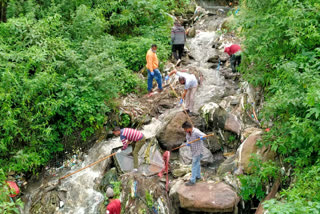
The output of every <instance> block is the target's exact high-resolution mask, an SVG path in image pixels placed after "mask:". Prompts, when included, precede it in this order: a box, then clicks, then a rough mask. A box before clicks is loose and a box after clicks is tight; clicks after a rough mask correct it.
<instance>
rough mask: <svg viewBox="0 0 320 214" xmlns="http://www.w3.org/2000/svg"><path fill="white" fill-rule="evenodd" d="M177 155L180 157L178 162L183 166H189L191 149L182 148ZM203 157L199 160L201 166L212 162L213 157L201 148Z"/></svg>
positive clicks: (204, 148) (205, 149)
mask: <svg viewBox="0 0 320 214" xmlns="http://www.w3.org/2000/svg"><path fill="white" fill-rule="evenodd" d="M179 155H180V161H181V162H182V163H183V164H191V162H192V155H191V149H190V147H189V146H184V147H182V148H180V149H179ZM202 155H203V157H202V159H201V164H203V165H206V164H211V163H213V162H214V159H213V155H212V153H211V152H210V150H209V149H207V148H206V147H204V146H203V154H202Z"/></svg>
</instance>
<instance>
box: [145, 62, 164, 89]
mask: <svg viewBox="0 0 320 214" xmlns="http://www.w3.org/2000/svg"><path fill="white" fill-rule="evenodd" d="M153 72H154V75H151V73H150V70H149V69H148V91H149V92H150V91H151V90H152V81H153V78H155V79H156V81H157V83H158V88H159V89H160V90H162V76H161V73H160V71H159V69H158V68H157V69H154V70H153Z"/></svg>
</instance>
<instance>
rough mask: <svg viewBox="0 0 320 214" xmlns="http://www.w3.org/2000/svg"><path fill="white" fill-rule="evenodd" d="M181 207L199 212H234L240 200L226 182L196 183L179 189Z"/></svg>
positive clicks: (182, 185) (181, 185)
mask: <svg viewBox="0 0 320 214" xmlns="http://www.w3.org/2000/svg"><path fill="white" fill-rule="evenodd" d="M177 193H178V195H179V201H180V207H182V208H184V209H187V210H190V211H197V212H221V213H223V212H232V211H234V209H235V208H236V207H237V204H238V202H239V200H240V198H239V197H238V195H237V193H236V192H235V191H234V190H233V189H232V188H231V187H230V186H229V185H227V184H225V183H224V182H218V183H213V182H212V183H209V182H201V183H196V184H195V185H194V186H185V185H184V184H183V183H182V182H181V183H180V185H179V187H178V188H177Z"/></svg>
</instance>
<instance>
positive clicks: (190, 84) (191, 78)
mask: <svg viewBox="0 0 320 214" xmlns="http://www.w3.org/2000/svg"><path fill="white" fill-rule="evenodd" d="M177 75H178V76H179V77H184V78H185V79H186V82H185V84H184V89H186V90H187V89H189V88H194V87H197V86H198V80H197V78H196V76H195V75H194V74H188V73H186V72H179V71H178V72H177Z"/></svg>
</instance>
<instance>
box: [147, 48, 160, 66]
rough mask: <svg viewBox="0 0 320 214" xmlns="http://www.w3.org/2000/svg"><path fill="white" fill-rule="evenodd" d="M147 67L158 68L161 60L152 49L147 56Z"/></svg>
mask: <svg viewBox="0 0 320 214" xmlns="http://www.w3.org/2000/svg"><path fill="white" fill-rule="evenodd" d="M146 60H147V69H149V70H150V71H153V70H154V69H156V68H158V66H159V61H158V57H157V54H156V53H153V52H152V50H151V49H149V50H148V52H147V56H146Z"/></svg>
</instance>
